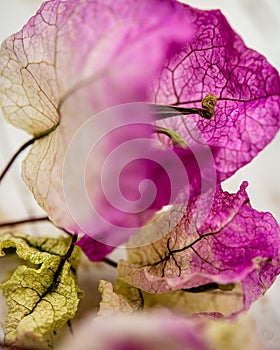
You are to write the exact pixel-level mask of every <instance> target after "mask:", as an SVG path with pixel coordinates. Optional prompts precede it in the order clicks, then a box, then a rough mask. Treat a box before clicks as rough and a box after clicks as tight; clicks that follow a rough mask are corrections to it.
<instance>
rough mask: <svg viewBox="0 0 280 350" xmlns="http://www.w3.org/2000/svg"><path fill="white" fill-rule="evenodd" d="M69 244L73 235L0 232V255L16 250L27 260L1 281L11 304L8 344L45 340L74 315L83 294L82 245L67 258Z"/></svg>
mask: <svg viewBox="0 0 280 350" xmlns="http://www.w3.org/2000/svg"><path fill="white" fill-rule="evenodd" d="M70 244H71V239H70V238H58V239H55V238H46V237H31V236H27V235H24V234H18V233H17V234H13V233H10V232H8V233H4V234H2V235H0V256H2V257H3V256H5V254H9V253H11V252H14V251H15V252H16V254H17V255H18V256H19V257H20V258H21V259H23V260H24V261H25V262H26V264H24V265H21V266H19V267H17V269H16V270H15V272H14V273H13V274H12V276H11V277H10V279H8V280H7V281H5V282H4V283H2V284H0V287H1V289H2V291H3V294H4V296H5V298H6V302H7V305H8V316H7V319H6V323H5V342H6V343H7V344H16V345H18V346H19V345H20V346H23V345H24V346H31V345H32V346H33V345H34V344H36V343H37V342H44V341H45V340H46V339H47V338H48V339H50V334H51V333H52V332H53V331H55V330H56V329H59V328H61V327H63V326H64V325H65V324H66V323H67V321H68V320H70V319H72V318H73V317H74V316H75V313H76V311H77V307H78V304H79V299H80V298H81V297H82V292H81V290H80V289H79V287H78V286H77V284H76V276H75V270H76V268H77V266H78V263H79V248H78V247H75V248H74V250H73V253H72V254H71V257H70V258H69V259H68V260H67V259H65V254H66V252H67V251H68V249H69V246H70ZM2 259H3V258H2ZM49 346H50V347H51V346H52V344H49Z"/></svg>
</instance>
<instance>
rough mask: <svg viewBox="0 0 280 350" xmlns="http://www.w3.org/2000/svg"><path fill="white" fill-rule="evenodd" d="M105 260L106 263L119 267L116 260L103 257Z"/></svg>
mask: <svg viewBox="0 0 280 350" xmlns="http://www.w3.org/2000/svg"><path fill="white" fill-rule="evenodd" d="M103 262H105V263H106V264H108V265H110V266H112V267H114V268H117V267H118V264H117V263H116V262H115V261H113V260H110V259H108V258H104V259H103Z"/></svg>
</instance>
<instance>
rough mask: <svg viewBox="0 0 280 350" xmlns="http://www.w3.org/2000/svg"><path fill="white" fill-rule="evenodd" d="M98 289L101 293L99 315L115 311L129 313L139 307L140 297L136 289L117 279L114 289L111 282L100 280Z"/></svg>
mask: <svg viewBox="0 0 280 350" xmlns="http://www.w3.org/2000/svg"><path fill="white" fill-rule="evenodd" d="M98 290H99V292H100V293H101V302H100V309H99V313H98V314H99V315H100V316H104V315H108V314H114V313H116V312H117V313H118V312H124V313H131V312H134V311H136V310H137V309H138V308H139V307H140V304H141V299H140V296H139V293H138V289H136V288H134V287H131V286H129V285H127V284H125V283H123V282H121V281H117V283H116V291H114V289H113V285H112V283H111V282H108V281H104V280H101V281H100V283H99V288H98ZM122 292H123V293H122Z"/></svg>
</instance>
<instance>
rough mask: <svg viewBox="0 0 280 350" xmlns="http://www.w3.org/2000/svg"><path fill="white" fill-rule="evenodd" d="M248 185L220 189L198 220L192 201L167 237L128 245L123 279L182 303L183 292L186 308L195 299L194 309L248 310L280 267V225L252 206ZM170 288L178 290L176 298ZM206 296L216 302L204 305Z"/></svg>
mask: <svg viewBox="0 0 280 350" xmlns="http://www.w3.org/2000/svg"><path fill="white" fill-rule="evenodd" d="M246 186H247V184H246V183H243V184H242V186H241V188H240V190H239V192H238V193H236V194H229V193H227V192H223V191H222V190H221V189H220V188H218V189H217V192H216V195H215V198H214V201H213V203H212V206H211V208H210V209H209V208H208V207H207V206H205V208H204V210H205V211H207V215H206V218H205V219H204V221H203V223H198V224H197V223H196V220H198V221H199V215H198V213H197V208H196V202H197V201H193V202H192V203H191V204H190V205H188V206H187V207H186V212H185V215H184V217H183V218H182V219H181V221H180V223H179V224H178V225H177V226H176V227H175V229H174V230H173V231H171V232H170V233H169V234H168V235H166V236H165V237H164V238H163V239H161V240H159V241H158V242H156V243H153V244H152V245H149V246H146V247H141V248H135V249H129V250H128V261H127V262H125V261H123V262H121V263H120V266H119V272H120V278H121V280H123V281H124V282H126V283H129V284H131V285H133V286H135V287H137V288H140V289H142V290H144V291H145V292H148V293H155V294H165V293H169V297H168V298H166V299H169V300H171V299H173V302H175V303H177V301H178V300H179V299H180V300H181V301H178V304H179V305H180V304H184V295H185V298H186V301H185V306H184V307H185V308H187V309H188V305H187V304H188V303H189V300H188V299H190V298H191V300H192V306H191V312H193V313H195V312H205V311H207V312H209V313H210V312H212V313H213V312H216V313H217V312H218V313H221V314H226V316H228V315H230V314H235V313H238V312H241V311H244V310H247V309H248V308H249V306H250V304H251V303H252V302H253V301H255V300H256V299H257V298H258V297H259V296H261V295H262V294H263V293H265V291H266V289H267V288H269V287H270V286H271V284H272V283H273V281H274V280H275V278H276V276H277V275H278V273H279V272H280V266H279V258H278V256H279V247H280V245H279V244H280V230H279V225H278V223H277V222H276V221H275V219H274V218H273V217H272V215H271V214H270V213H263V212H258V211H256V210H255V209H253V208H252V207H251V206H250V203H249V198H248V195H247V193H246V191H245V188H246ZM173 215H174V213H171V215H170V217H172V216H173ZM166 224H167V225H168V222H167V223H166ZM154 229H156V228H155V227H154ZM140 235H141V234H140ZM140 235H139V236H140ZM137 239H138V238H137V236H135V237H133V238H132V240H134V242H133V244H132V246H136V245H137V242H135V240H137ZM170 292H176V293H179V294H177V295H176V296H174V298H172V293H170ZM200 292H208V293H209V294H208V293H200ZM193 293H195V295H193ZM207 294H208V295H207ZM179 295H180V298H179V299H178V297H179ZM220 295H221V298H220V301H219V297H220ZM226 296H228V297H229V298H227V297H226ZM163 298H164V295H163ZM195 299H197V301H198V302H197V304H196V302H195ZM202 299H204V300H205V301H206V302H207V303H208V305H209V306H210V304H211V303H210V301H211V300H212V301H213V299H215V302H214V303H212V305H211V306H210V309H209V307H208V306H207V307H206V308H204V307H202V309H201V305H204V304H205V303H202ZM226 299H227V301H225V300H226ZM230 299H232V301H231V300H230ZM175 300H176V301H175ZM225 303H226V304H227V307H226V308H224V309H223V304H225ZM189 304H190V303H189ZM204 306H206V305H204ZM196 308H197V309H196ZM211 308H212V309H211ZM189 311H190V310H189Z"/></svg>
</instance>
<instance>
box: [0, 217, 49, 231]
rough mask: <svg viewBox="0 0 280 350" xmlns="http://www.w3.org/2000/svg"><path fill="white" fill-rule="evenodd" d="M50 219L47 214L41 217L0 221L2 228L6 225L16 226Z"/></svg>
mask: <svg viewBox="0 0 280 350" xmlns="http://www.w3.org/2000/svg"><path fill="white" fill-rule="evenodd" d="M48 220H49V218H48V217H47V216H42V217H40V218H28V219H24V220H17V221H9V222H3V223H0V228H2V227H6V226H16V225H22V224H29V223H33V222H40V221H48Z"/></svg>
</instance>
